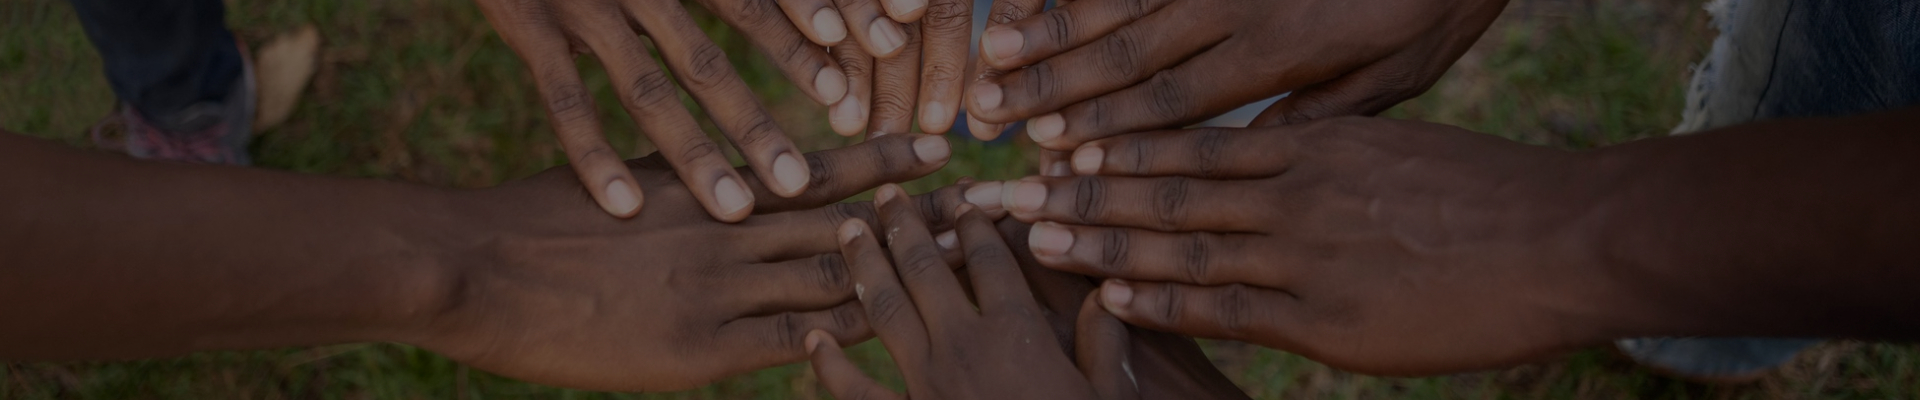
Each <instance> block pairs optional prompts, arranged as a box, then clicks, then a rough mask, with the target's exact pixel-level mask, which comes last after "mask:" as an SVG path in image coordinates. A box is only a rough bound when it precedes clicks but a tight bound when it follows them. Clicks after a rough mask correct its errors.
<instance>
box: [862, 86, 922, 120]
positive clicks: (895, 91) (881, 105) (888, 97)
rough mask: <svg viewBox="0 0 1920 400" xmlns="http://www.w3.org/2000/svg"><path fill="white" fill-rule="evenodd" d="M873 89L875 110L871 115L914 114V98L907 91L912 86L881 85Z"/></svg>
mask: <svg viewBox="0 0 1920 400" xmlns="http://www.w3.org/2000/svg"><path fill="white" fill-rule="evenodd" d="M876 89H877V90H874V91H873V112H872V114H871V115H874V116H876V118H874V119H880V118H877V117H878V116H883V115H912V113H913V98H912V96H909V95H908V93H907V91H909V90H912V88H900V87H892V86H881V87H878V88H876Z"/></svg>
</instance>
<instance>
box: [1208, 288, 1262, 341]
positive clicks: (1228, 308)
mask: <svg viewBox="0 0 1920 400" xmlns="http://www.w3.org/2000/svg"><path fill="white" fill-rule="evenodd" d="M1224 288H1225V289H1223V290H1220V291H1219V293H1218V294H1217V295H1216V296H1219V297H1218V298H1216V299H1214V304H1215V305H1216V307H1214V309H1215V310H1218V311H1217V312H1218V314H1219V321H1218V323H1219V325H1220V330H1221V331H1222V332H1221V333H1224V334H1225V336H1227V337H1228V338H1233V339H1238V338H1244V337H1247V333H1248V332H1247V331H1248V330H1249V328H1250V326H1251V325H1252V323H1253V315H1252V314H1253V307H1254V305H1253V304H1252V303H1251V302H1252V301H1253V299H1252V298H1251V296H1250V295H1249V294H1248V292H1247V291H1249V290H1252V289H1248V288H1247V286H1246V285H1241V284H1233V285H1227V286H1225V287H1224Z"/></svg>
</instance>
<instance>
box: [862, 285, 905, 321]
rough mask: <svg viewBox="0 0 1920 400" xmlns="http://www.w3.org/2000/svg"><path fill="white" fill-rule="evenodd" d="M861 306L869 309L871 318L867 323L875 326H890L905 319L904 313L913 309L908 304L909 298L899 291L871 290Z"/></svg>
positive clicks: (868, 313) (868, 314)
mask: <svg viewBox="0 0 1920 400" xmlns="http://www.w3.org/2000/svg"><path fill="white" fill-rule="evenodd" d="M860 304H861V305H864V306H866V308H867V316H868V317H869V319H868V320H867V322H871V323H873V324H875V325H888V324H892V323H894V322H895V321H899V320H900V318H904V317H905V316H904V315H903V314H902V313H907V312H911V311H910V310H911V309H912V307H909V306H908V304H907V298H906V297H905V296H903V295H902V293H900V291H898V290H869V291H868V292H867V296H866V299H865V300H861V302H860Z"/></svg>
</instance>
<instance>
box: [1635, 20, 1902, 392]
mask: <svg viewBox="0 0 1920 400" xmlns="http://www.w3.org/2000/svg"><path fill="white" fill-rule="evenodd" d="M1708 9H1709V10H1710V11H1712V12H1713V14H1714V23H1715V24H1716V25H1717V26H1718V28H1719V29H1720V32H1721V36H1720V38H1719V39H1717V40H1715V41H1714V45H1713V50H1712V52H1711V53H1709V54H1708V56H1707V60H1706V61H1704V62H1702V63H1701V64H1700V65H1699V66H1698V67H1697V68H1696V70H1695V72H1694V77H1693V81H1692V82H1691V83H1690V84H1689V88H1688V93H1687V110H1686V114H1685V120H1684V121H1683V122H1681V124H1680V126H1679V127H1678V128H1675V129H1674V133H1675V134H1683V133H1688V132H1694V131H1702V130H1709V129H1714V128H1719V127H1723V126H1728V125H1735V124H1740V123H1746V122H1752V121H1761V120H1767V119H1774V118H1792V117H1817V116H1842V115H1850V114H1859V113H1867V112H1874V111H1882V110H1888V109H1894V108H1900V107H1906V106H1912V105H1920V24H1915V23H1914V21H1920V2H1914V1H1900V0H1849V1H1815V0H1716V1H1714V2H1712V3H1711V4H1710V5H1708ZM1783 295H1789V296H1790V295H1791V294H1783ZM1817 343H1819V340H1813V339H1787V338H1647V339H1627V340H1621V341H1619V343H1618V347H1619V348H1620V350H1621V351H1622V352H1624V353H1626V354H1627V355H1628V356H1631V357H1633V358H1634V360H1636V361H1638V362H1640V363H1643V364H1648V365H1652V366H1656V367H1660V368H1664V369H1667V370H1671V371H1674V372H1678V373H1682V374H1687V375H1694V376H1717V377H1731V376H1742V375H1750V374H1755V373H1759V372H1763V371H1766V370H1768V369H1772V368H1774V367H1777V366H1779V365H1781V364H1784V363H1786V362H1787V361H1789V360H1792V358H1793V356H1794V355H1795V354H1797V353H1799V352H1800V351H1801V350H1804V349H1806V348H1807V347H1810V346H1812V345H1814V344H1817Z"/></svg>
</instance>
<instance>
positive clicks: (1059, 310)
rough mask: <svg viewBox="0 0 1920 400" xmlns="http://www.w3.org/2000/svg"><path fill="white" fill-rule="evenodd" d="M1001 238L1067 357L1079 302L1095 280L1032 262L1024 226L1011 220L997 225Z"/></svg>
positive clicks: (1085, 296) (1091, 289)
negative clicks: (1003, 239) (1017, 263)
mask: <svg viewBox="0 0 1920 400" xmlns="http://www.w3.org/2000/svg"><path fill="white" fill-rule="evenodd" d="M996 225H997V226H998V227H999V229H1000V235H1001V236H1002V237H1005V238H1006V240H1007V247H1008V248H1010V249H1012V250H1013V256H1014V258H1015V259H1017V260H1019V264H1020V275H1021V277H1023V278H1026V280H1027V286H1028V287H1030V288H1031V289H1032V290H1033V297H1034V299H1035V300H1037V301H1038V302H1039V304H1040V308H1042V309H1044V310H1046V312H1045V313H1043V315H1046V316H1047V324H1048V325H1051V326H1052V327H1053V333H1054V338H1055V339H1056V340H1058V341H1059V343H1060V348H1061V349H1062V350H1066V351H1067V352H1068V353H1069V354H1068V355H1069V356H1072V354H1071V353H1072V352H1073V347H1074V344H1073V335H1074V333H1073V332H1074V327H1073V326H1074V323H1075V321H1076V320H1077V319H1078V318H1079V317H1078V316H1079V315H1080V303H1081V302H1082V301H1084V300H1086V298H1087V293H1088V292H1092V291H1093V288H1094V285H1096V284H1098V282H1097V281H1094V280H1092V279H1091V278H1088V277H1085V276H1081V275H1077V274H1071V273H1066V272H1060V271H1056V270H1053V269H1049V268H1046V267H1044V266H1041V265H1040V262H1039V261H1036V260H1034V258H1033V250H1032V249H1029V248H1028V247H1027V239H1028V232H1030V231H1031V230H1032V229H1031V228H1032V225H1027V224H1026V223H1022V222H1020V221H1018V220H1014V219H1012V218H1007V219H1002V220H1000V222H999V223H997V224H996Z"/></svg>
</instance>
